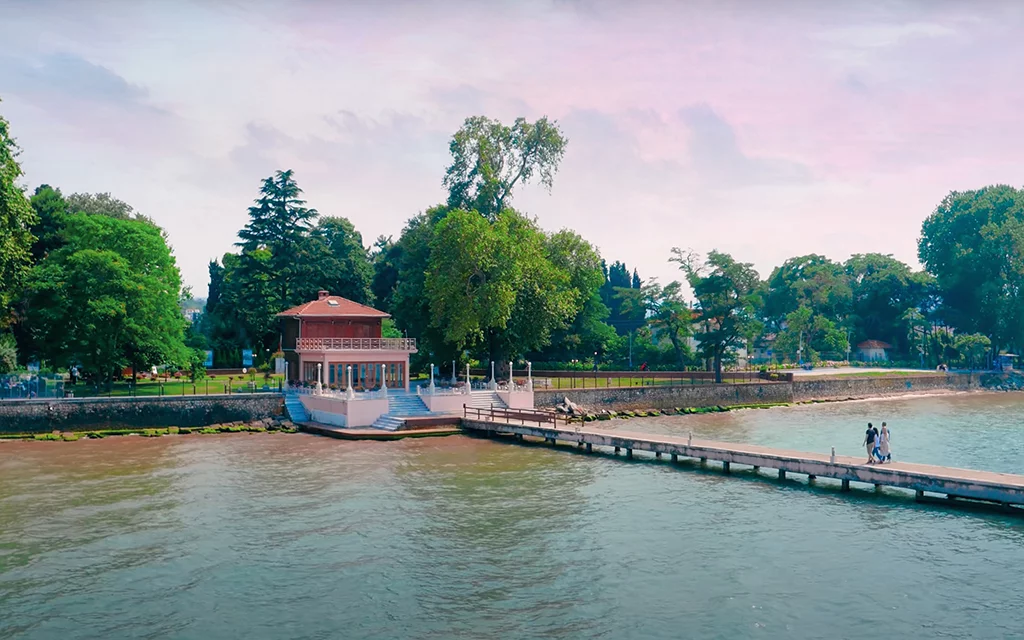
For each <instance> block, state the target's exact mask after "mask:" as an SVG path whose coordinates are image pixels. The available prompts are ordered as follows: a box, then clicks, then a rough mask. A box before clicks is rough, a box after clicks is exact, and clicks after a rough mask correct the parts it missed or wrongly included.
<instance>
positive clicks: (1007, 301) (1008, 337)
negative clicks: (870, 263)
mask: <svg viewBox="0 0 1024 640" xmlns="http://www.w3.org/2000/svg"><path fill="white" fill-rule="evenodd" d="M918 255H919V257H920V259H921V263H922V264H924V266H925V268H926V269H927V270H928V272H929V273H931V274H932V275H934V276H935V279H936V284H937V288H938V290H939V292H940V294H941V297H942V300H943V315H944V316H945V319H946V320H947V321H948V323H949V324H951V325H952V326H954V327H956V328H957V329H958V330H960V331H961V332H964V333H981V334H983V335H986V336H989V337H991V338H992V340H993V342H994V343H995V344H996V345H999V346H1003V347H1013V348H1017V347H1019V346H1021V345H1024V190H1021V189H1015V188H1013V187H1010V186H1006V185H996V186H989V187H984V188H982V189H976V190H973V191H954V192H952V193H950V194H949V195H947V196H946V197H945V198H944V199H943V200H942V202H941V203H939V205H938V206H937V207H936V208H935V211H934V212H933V213H932V214H931V215H930V216H929V217H928V218H927V219H926V220H925V221H924V224H923V225H922V227H921V239H920V241H919V242H918Z"/></svg>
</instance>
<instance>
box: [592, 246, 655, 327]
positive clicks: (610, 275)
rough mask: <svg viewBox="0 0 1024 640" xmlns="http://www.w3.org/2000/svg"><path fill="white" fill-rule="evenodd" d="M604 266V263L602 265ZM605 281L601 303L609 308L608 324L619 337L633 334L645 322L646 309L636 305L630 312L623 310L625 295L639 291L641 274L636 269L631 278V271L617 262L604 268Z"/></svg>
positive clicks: (601, 291) (602, 286)
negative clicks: (632, 291) (630, 291)
mask: <svg viewBox="0 0 1024 640" xmlns="http://www.w3.org/2000/svg"><path fill="white" fill-rule="evenodd" d="M602 265H603V263H602ZM604 275H605V280H604V283H603V284H602V285H601V290H600V293H601V301H602V302H604V304H605V306H606V307H608V324H610V325H611V326H612V327H613V328H614V329H615V331H616V332H617V333H618V334H619V335H626V334H628V333H631V332H632V331H634V330H635V329H637V328H638V327H640V326H642V325H643V324H644V322H645V319H644V313H645V311H644V309H643V308H642V307H638V306H636V305H633V306H630V308H629V311H626V312H624V311H623V309H622V305H623V300H624V299H625V298H624V295H629V294H628V293H626V292H628V291H629V290H634V291H639V290H640V288H641V286H640V274H639V273H637V271H636V269H634V270H633V276H632V278H630V275H629V269H628V268H627V267H626V265H625V264H624V263H622V262H619V261H617V260H616V261H615V262H613V263H612V265H611V266H610V267H606V268H604Z"/></svg>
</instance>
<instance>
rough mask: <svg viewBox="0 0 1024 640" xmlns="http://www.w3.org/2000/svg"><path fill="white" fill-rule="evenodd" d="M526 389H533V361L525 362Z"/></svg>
mask: <svg viewBox="0 0 1024 640" xmlns="http://www.w3.org/2000/svg"><path fill="white" fill-rule="evenodd" d="M526 390H527V391H533V363H532V362H527V363H526Z"/></svg>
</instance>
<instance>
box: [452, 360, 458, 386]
mask: <svg viewBox="0 0 1024 640" xmlns="http://www.w3.org/2000/svg"><path fill="white" fill-rule="evenodd" d="M458 381H459V380H458V378H456V377H455V361H454V360H452V386H453V387H454V386H455V384H456V383H457V382H458Z"/></svg>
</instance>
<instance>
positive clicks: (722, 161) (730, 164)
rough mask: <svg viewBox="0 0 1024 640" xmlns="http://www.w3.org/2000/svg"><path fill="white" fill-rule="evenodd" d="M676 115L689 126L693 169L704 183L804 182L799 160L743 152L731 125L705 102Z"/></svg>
mask: <svg viewBox="0 0 1024 640" xmlns="http://www.w3.org/2000/svg"><path fill="white" fill-rule="evenodd" d="M679 117H680V119H681V120H682V121H683V122H684V123H686V126H687V127H689V129H690V141H689V144H688V150H689V154H690V161H691V163H692V167H693V170H694V171H695V173H696V175H697V176H698V177H699V178H700V179H701V181H702V182H703V183H704V184H706V185H707V186H708V187H712V188H730V187H732V188H735V187H746V186H756V185H771V184H791V183H804V182H808V181H809V180H810V178H811V173H810V170H809V169H808V168H807V167H806V166H805V165H802V164H800V163H797V162H792V161H790V160H785V159H782V158H770V157H757V156H748V155H746V154H744V153H743V151H742V150H741V149H740V147H739V144H738V143H737V142H736V133H735V132H734V131H733V128H732V127H731V126H730V125H729V123H728V122H726V121H725V120H723V119H722V118H721V116H719V115H718V114H717V113H715V111H714V110H713V109H711V108H710V107H709V106H707V105H694V106H690V107H686V108H684V109H681V110H680V112H679Z"/></svg>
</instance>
